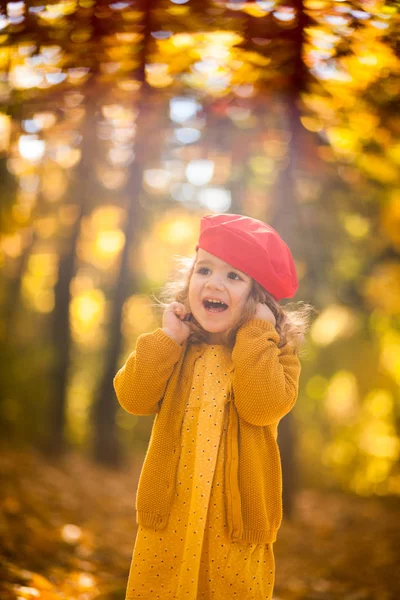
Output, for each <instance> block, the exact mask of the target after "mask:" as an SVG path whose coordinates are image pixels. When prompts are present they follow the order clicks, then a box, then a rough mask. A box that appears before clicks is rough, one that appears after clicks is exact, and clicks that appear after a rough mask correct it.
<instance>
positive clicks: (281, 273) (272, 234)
mask: <svg viewBox="0 0 400 600" xmlns="http://www.w3.org/2000/svg"><path fill="white" fill-rule="evenodd" d="M199 248H202V249H203V250H206V252H209V253H210V254H213V255H214V256H216V257H218V258H220V259H221V260H224V261H225V262H227V263H229V264H230V265H232V267H235V268H236V269H239V270H240V271H243V273H246V275H249V276H250V277H252V278H253V279H255V280H256V281H257V282H258V283H259V284H260V285H262V286H263V288H264V289H266V290H267V292H269V293H270V294H271V295H272V296H273V297H274V298H275V300H281V299H282V298H293V296H294V295H295V293H296V291H297V288H298V281H297V275H296V269H295V265H294V261H293V257H292V254H291V252H290V250H289V248H288V246H287V245H286V244H285V242H284V241H283V240H282V238H281V237H280V235H279V234H278V233H277V231H275V229H274V228H273V227H271V226H270V225H267V224H266V223H263V222H262V221H259V220H258V219H252V218H251V217H245V216H243V215H232V214H227V213H224V214H214V215H206V216H205V217H202V219H201V221H200V237H199V241H198V244H197V246H196V251H197V250H198V249H199Z"/></svg>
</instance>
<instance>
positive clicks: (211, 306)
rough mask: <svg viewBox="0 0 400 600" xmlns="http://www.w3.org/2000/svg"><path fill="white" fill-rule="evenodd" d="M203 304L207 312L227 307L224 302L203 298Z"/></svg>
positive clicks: (222, 310) (220, 310) (221, 310)
mask: <svg viewBox="0 0 400 600" xmlns="http://www.w3.org/2000/svg"><path fill="white" fill-rule="evenodd" d="M203 306H204V308H205V309H206V311H208V312H214V313H219V312H224V310H226V309H227V308H228V305H227V304H225V302H221V301H219V300H203Z"/></svg>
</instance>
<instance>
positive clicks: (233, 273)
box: [197, 267, 241, 280]
mask: <svg viewBox="0 0 400 600" xmlns="http://www.w3.org/2000/svg"><path fill="white" fill-rule="evenodd" d="M209 270H210V269H209V268H208V267H200V269H198V270H197V273H200V275H206V273H204V271H209ZM232 275H233V277H232ZM228 277H229V279H236V280H241V277H240V276H239V275H238V274H237V273H235V272H234V271H229V273H228Z"/></svg>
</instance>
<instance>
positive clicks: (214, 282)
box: [206, 277, 225, 290]
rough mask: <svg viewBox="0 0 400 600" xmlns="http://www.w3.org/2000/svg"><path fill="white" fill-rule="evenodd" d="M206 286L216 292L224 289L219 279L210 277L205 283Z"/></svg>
mask: <svg viewBox="0 0 400 600" xmlns="http://www.w3.org/2000/svg"><path fill="white" fill-rule="evenodd" d="M206 286H207V287H209V288H210V289H217V290H223V289H224V287H225V286H224V283H223V281H222V279H221V277H210V279H209V280H208V281H207V283H206Z"/></svg>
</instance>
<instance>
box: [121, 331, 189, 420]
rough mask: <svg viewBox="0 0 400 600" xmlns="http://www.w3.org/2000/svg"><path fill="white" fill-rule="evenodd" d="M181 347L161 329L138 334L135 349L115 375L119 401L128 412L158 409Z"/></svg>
mask: <svg viewBox="0 0 400 600" xmlns="http://www.w3.org/2000/svg"><path fill="white" fill-rule="evenodd" d="M182 348H183V346H180V345H179V344H178V343H177V342H175V340H173V339H172V338H171V337H169V335H167V334H166V333H165V332H164V331H163V330H162V329H161V328H158V329H156V330H155V331H153V332H151V333H143V334H142V335H140V336H139V337H138V339H137V342H136V348H135V350H134V351H133V352H132V353H131V354H130V355H129V357H128V359H127V361H126V363H125V364H124V365H123V367H121V369H120V370H119V371H118V373H117V374H116V375H115V377H114V389H115V392H116V394H117V398H118V402H119V403H120V405H121V406H122V407H123V408H124V409H125V410H126V411H128V412H129V413H132V414H134V415H151V414H154V413H157V412H158V411H159V409H160V405H159V404H158V403H159V401H160V400H161V399H162V398H163V396H164V392H165V388H166V386H167V382H168V379H169V378H170V376H171V374H172V372H173V370H174V366H175V364H176V363H177V362H178V360H179V358H180V356H181V353H182Z"/></svg>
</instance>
